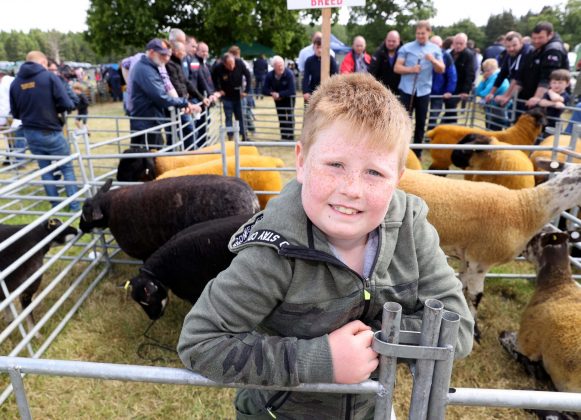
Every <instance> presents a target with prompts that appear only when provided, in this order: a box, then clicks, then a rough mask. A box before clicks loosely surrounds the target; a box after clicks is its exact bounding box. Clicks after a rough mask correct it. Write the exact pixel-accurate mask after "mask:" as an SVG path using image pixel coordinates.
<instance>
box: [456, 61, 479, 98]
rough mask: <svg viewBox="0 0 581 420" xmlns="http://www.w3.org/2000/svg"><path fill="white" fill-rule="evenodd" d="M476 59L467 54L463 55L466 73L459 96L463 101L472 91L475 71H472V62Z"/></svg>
mask: <svg viewBox="0 0 581 420" xmlns="http://www.w3.org/2000/svg"><path fill="white" fill-rule="evenodd" d="M475 60H476V57H474V55H472V54H470V53H467V54H465V55H464V71H465V72H466V74H465V78H464V84H463V85H462V86H460V91H459V94H460V96H461V97H462V98H463V99H465V98H466V97H467V96H468V95H469V94H470V91H471V90H472V84H473V83H474V80H475V78H476V71H475V70H474V62H475Z"/></svg>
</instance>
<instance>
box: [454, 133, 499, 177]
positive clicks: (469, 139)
mask: <svg viewBox="0 0 581 420" xmlns="http://www.w3.org/2000/svg"><path fill="white" fill-rule="evenodd" d="M490 141H491V138H490V137H488V136H484V135H482V134H475V133H471V134H467V135H465V136H464V137H462V139H461V140H460V141H459V142H458V144H478V145H481V144H482V145H489V144H490ZM484 151H485V150H470V149H462V150H460V149H457V150H453V151H452V163H453V164H454V165H455V166H457V167H458V168H462V169H465V168H467V167H468V166H470V159H471V158H472V155H473V154H474V153H480V152H484Z"/></svg>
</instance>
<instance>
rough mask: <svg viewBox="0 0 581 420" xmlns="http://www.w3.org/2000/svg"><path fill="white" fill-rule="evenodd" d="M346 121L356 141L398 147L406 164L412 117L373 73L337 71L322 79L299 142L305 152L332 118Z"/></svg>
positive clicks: (308, 110) (306, 115)
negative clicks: (340, 72)
mask: <svg viewBox="0 0 581 420" xmlns="http://www.w3.org/2000/svg"><path fill="white" fill-rule="evenodd" d="M337 120H341V121H345V122H346V123H347V124H349V126H350V127H351V129H352V134H354V136H353V141H354V142H357V141H360V139H361V138H363V137H365V138H367V139H368V140H369V141H370V142H371V144H372V145H374V146H375V145H377V146H385V147H387V148H388V149H389V150H394V149H396V150H397V151H398V153H399V155H400V156H399V157H400V166H399V167H400V169H403V168H404V166H405V161H406V158H407V154H408V151H409V143H410V139H411V133H412V129H411V120H410V118H409V116H408V114H407V112H406V111H405V109H404V107H403V106H402V105H401V103H400V102H399V100H398V99H397V98H396V97H395V95H394V94H392V93H391V92H390V91H389V90H388V89H387V88H386V87H385V86H383V85H382V84H381V83H380V82H378V81H377V80H376V79H375V78H374V77H373V76H371V75H369V74H365V73H351V74H342V75H336V76H333V77H331V78H329V79H328V80H326V81H325V82H323V83H321V85H320V86H319V88H318V89H317V90H316V91H315V93H314V94H313V96H312V97H311V99H310V101H309V107H308V108H307V111H306V112H305V117H304V125H303V130H302V134H301V139H300V142H301V144H302V145H303V149H304V152H305V154H308V151H309V147H310V146H311V145H312V144H313V143H314V142H315V141H316V140H315V139H316V136H317V133H318V132H320V131H321V130H323V129H325V128H326V127H328V126H329V125H331V124H332V123H333V122H335V121H337Z"/></svg>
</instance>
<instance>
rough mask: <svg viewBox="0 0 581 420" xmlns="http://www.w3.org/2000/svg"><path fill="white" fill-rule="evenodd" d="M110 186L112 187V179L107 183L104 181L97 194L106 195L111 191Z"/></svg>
mask: <svg viewBox="0 0 581 420" xmlns="http://www.w3.org/2000/svg"><path fill="white" fill-rule="evenodd" d="M111 185H113V178H109V179H108V180H107V181H105V183H104V184H103V186H102V187H101V189H100V190H99V192H101V193H103V194H104V193H106V192H107V191H109V190H110V189H111Z"/></svg>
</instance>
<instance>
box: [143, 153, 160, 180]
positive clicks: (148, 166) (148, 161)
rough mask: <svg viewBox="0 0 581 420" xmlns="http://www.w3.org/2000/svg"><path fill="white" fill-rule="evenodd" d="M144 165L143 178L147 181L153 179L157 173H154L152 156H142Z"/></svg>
mask: <svg viewBox="0 0 581 420" xmlns="http://www.w3.org/2000/svg"><path fill="white" fill-rule="evenodd" d="M144 166H145V179H146V180H147V181H153V180H154V179H155V178H156V177H157V174H156V173H155V161H154V159H153V158H144Z"/></svg>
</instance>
